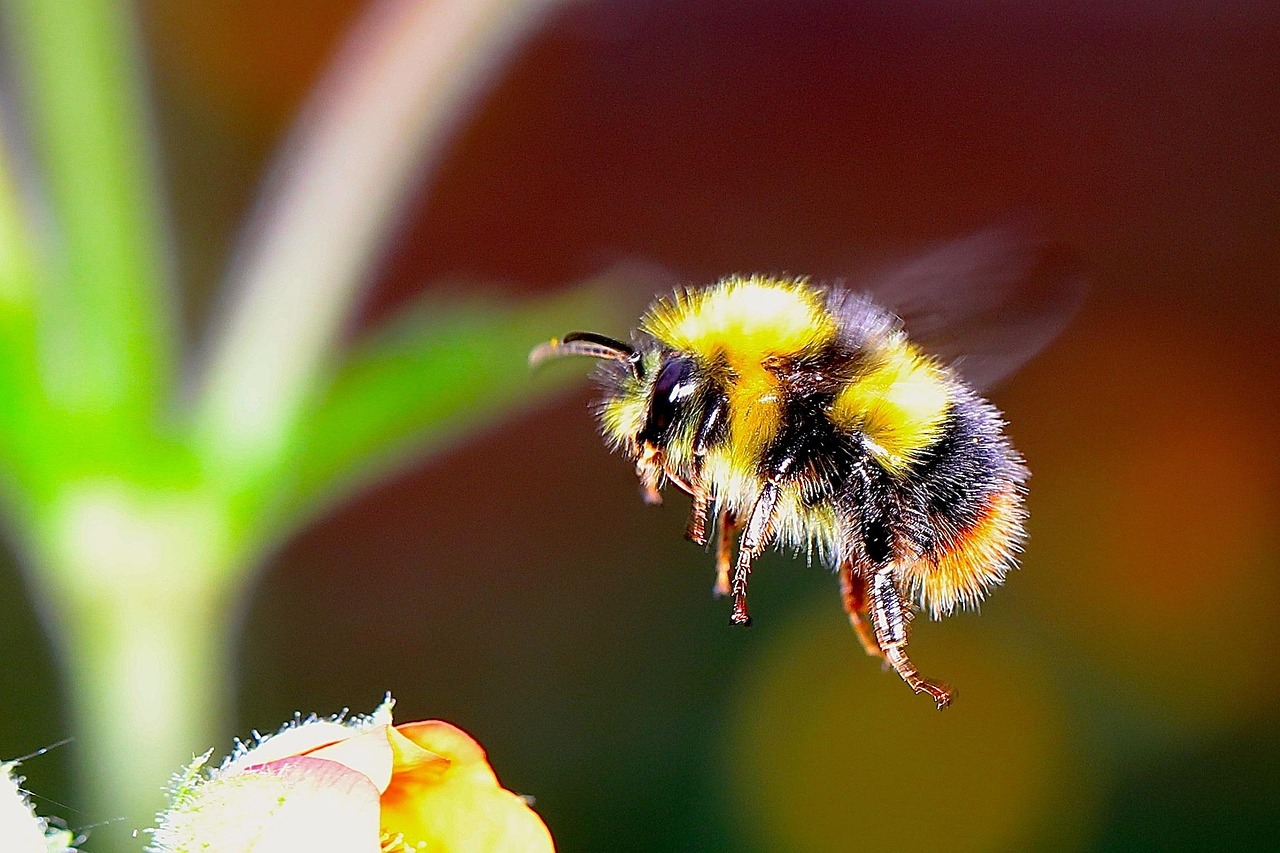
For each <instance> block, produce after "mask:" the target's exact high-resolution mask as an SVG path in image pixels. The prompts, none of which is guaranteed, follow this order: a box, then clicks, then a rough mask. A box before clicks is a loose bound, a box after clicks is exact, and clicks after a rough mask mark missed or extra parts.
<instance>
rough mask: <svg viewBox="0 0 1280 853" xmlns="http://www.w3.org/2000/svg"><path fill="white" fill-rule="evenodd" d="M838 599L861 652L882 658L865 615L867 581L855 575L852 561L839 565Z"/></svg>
mask: <svg viewBox="0 0 1280 853" xmlns="http://www.w3.org/2000/svg"><path fill="white" fill-rule="evenodd" d="M838 571H839V574H840V598H841V600H842V601H843V602H844V612H845V613H847V614H848V615H849V624H850V625H852V626H853V632H854V633H855V634H857V635H858V642H860V643H862V650H863V651H865V652H866V653H867V654H868V655H870V656H871V657H875V658H881V659H883V658H884V651H883V650H882V649H881V648H880V643H878V642H877V641H876V634H875V631H874V630H873V629H872V627H871V623H870V622H869V621H868V619H869V616H868V614H867V579H866V578H864V577H862V576H861V575H859V574H858V573H856V572H855V571H854V569H853V561H852V560H844V561H842V562H841V563H840V568H839V570H838Z"/></svg>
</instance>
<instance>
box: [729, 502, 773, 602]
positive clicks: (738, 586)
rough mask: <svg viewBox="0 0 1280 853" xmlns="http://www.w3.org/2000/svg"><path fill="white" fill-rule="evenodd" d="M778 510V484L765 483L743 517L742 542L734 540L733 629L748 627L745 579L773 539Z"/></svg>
mask: <svg viewBox="0 0 1280 853" xmlns="http://www.w3.org/2000/svg"><path fill="white" fill-rule="evenodd" d="M777 507H778V484H777V483H775V482H773V481H770V482H768V483H765V485H764V488H763V489H761V490H760V496H759V497H758V498H756V502H755V504H754V505H753V506H752V507H751V514H750V515H748V516H747V523H746V526H745V527H744V528H743V531H742V538H741V539H739V540H738V560H737V562H736V563H735V564H734V566H733V587H732V589H733V615H732V616H731V617H729V621H730V622H732V623H733V624H734V625H750V624H751V614H750V613H748V612H747V578H748V577H749V576H750V574H751V564H752V562H754V561H755V559H756V557H759V556H760V555H761V554H762V553H764V549H765V548H767V547H768V546H769V542H770V541H771V540H772V539H773V519H774V511H775V510H776V509H777Z"/></svg>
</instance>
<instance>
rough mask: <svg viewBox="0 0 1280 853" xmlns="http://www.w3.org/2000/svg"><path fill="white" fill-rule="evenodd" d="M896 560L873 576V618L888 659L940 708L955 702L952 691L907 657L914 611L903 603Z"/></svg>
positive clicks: (906, 679) (878, 637)
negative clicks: (909, 624)
mask: <svg viewBox="0 0 1280 853" xmlns="http://www.w3.org/2000/svg"><path fill="white" fill-rule="evenodd" d="M893 568H894V567H893V564H892V563H891V564H889V565H887V566H885V567H883V568H880V569H877V570H876V573H875V574H874V575H872V576H871V619H872V624H873V625H874V626H875V629H876V639H877V641H878V642H879V645H880V648H881V650H883V652H884V659H885V660H886V661H888V662H889V665H890V666H892V667H893V668H894V670H896V671H897V673H898V675H900V676H902V680H903V681H905V682H907V686H909V687H910V688H911V689H912V690H914V691H915V692H916V693H928V694H929V695H930V696H931V697H933V701H934V704H936V705H937V706H938V710H942V709H943V708H945V707H947V706H948V705H950V704H951V691H950V690H949V689H948V688H947V687H946V686H944V685H942V684H939V683H937V682H935V681H930V680H929V679H927V678H923V677H921V675H920V673H919V671H918V670H917V669H916V667H915V664H913V663H912V662H911V658H909V657H907V624H908V621H909V619H910V615H909V613H908V611H907V610H906V608H904V607H903V606H902V597H901V596H899V595H898V586H897V583H896V582H895V581H894V571H893Z"/></svg>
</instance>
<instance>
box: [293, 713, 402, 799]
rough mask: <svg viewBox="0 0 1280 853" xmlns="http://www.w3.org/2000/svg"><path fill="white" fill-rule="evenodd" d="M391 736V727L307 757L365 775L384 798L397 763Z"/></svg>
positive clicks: (373, 729)
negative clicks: (337, 764) (334, 762)
mask: <svg viewBox="0 0 1280 853" xmlns="http://www.w3.org/2000/svg"><path fill="white" fill-rule="evenodd" d="M348 732H350V730H348ZM391 734H393V731H392V729H391V727H390V726H375V727H374V728H372V729H370V730H369V731H367V732H361V733H360V734H357V735H355V736H354V737H348V738H347V739H346V740H343V741H339V742H337V743H331V744H329V745H328V746H322V747H320V748H319V749H317V750H315V751H313V752H309V753H307V755H308V756H309V757H311V758H323V759H325V760H327V761H336V762H338V763H339V764H343V765H345V766H347V767H350V768H351V769H352V770H356V771H358V772H360V773H363V774H364V775H365V776H367V777H368V778H369V781H370V782H372V783H373V785H374V787H376V788H377V789H378V793H379V794H381V793H382V792H383V791H385V790H387V785H389V784H390V783H391V769H392V766H393V763H394V757H393V756H394V752H393V750H392V748H391V742H390V740H389V737H390V735H391Z"/></svg>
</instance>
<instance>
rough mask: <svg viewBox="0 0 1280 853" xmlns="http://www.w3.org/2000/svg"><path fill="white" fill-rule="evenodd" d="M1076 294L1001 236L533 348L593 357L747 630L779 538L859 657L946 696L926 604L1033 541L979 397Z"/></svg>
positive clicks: (677, 299)
mask: <svg viewBox="0 0 1280 853" xmlns="http://www.w3.org/2000/svg"><path fill="white" fill-rule="evenodd" d="M1082 293H1083V284H1082V282H1081V279H1080V277H1079V276H1078V275H1076V274H1075V272H1074V268H1073V264H1071V263H1070V261H1069V260H1068V259H1067V257H1066V255H1065V254H1064V253H1062V252H1060V251H1051V250H1049V249H1047V248H1045V247H1040V246H1031V245H1024V244H1022V243H1020V242H1018V241H1015V240H1013V239H1012V238H1010V237H1009V236H1008V235H1006V234H1004V233H1002V232H987V233H983V234H979V235H975V236H974V237H970V238H967V239H965V240H960V241H956V242H955V243H952V244H948V245H945V246H943V247H941V248H940V249H937V250H935V251H934V252H932V253H929V254H927V255H924V256H922V257H920V258H918V259H917V260H915V261H913V262H910V263H908V264H905V265H903V266H901V267H899V268H897V269H895V270H894V271H892V272H891V273H889V274H888V275H886V276H884V277H882V278H881V279H879V280H877V281H873V282H871V283H869V284H868V286H867V287H866V288H865V289H859V290H854V289H850V288H847V287H845V286H842V285H836V284H814V283H812V282H810V281H809V280H807V279H805V278H796V277H789V276H776V277H775V276H763V275H750V276H730V277H727V278H724V279H721V280H720V281H718V282H716V283H715V284H713V285H710V286H708V287H703V288H690V289H685V290H681V291H679V292H677V293H675V294H674V295H673V296H671V297H667V298H661V299H658V300H657V301H656V302H654V303H653V305H652V306H651V307H650V308H649V310H648V311H647V312H646V313H645V315H644V317H643V318H642V319H641V321H640V326H639V328H638V330H637V331H636V332H635V333H634V335H633V336H632V342H631V343H624V342H622V341H618V340H615V339H612V338H608V337H604V336H602V335H597V334H594V333H587V332H577V333H572V334H569V335H566V336H565V337H563V338H561V339H556V340H552V341H551V342H549V343H546V344H542V345H541V346H539V347H537V348H535V349H534V350H533V352H532V353H531V354H530V360H531V362H535V363H536V362H539V361H541V360H543V359H546V358H548V357H552V356H563V355H586V356H592V357H595V358H597V359H600V365H599V367H598V369H597V371H596V374H595V377H596V380H597V383H598V385H599V387H600V389H601V392H602V393H601V399H600V402H599V404H598V407H597V415H598V418H599V421H600V428H601V432H602V433H603V435H604V439H605V441H606V443H607V444H608V445H609V447H610V448H611V449H613V450H615V451H618V452H621V453H623V454H625V455H626V456H627V457H628V458H630V459H631V460H632V461H633V462H634V463H635V466H636V473H637V476H638V477H639V479H640V484H641V489H642V493H643V495H644V496H645V499H646V501H647V502H650V503H659V502H661V490H662V489H663V488H664V487H665V486H666V485H668V484H670V485H674V486H676V487H677V488H678V489H680V490H681V491H683V492H686V493H687V494H689V495H690V497H691V501H692V506H691V511H690V516H689V522H688V527H687V530H686V535H687V536H688V538H689V539H691V540H692V541H694V542H695V543H698V544H700V545H707V544H709V543H710V542H711V541H712V539H714V550H715V554H716V581H715V587H714V589H715V592H716V594H717V595H720V596H731V597H732V599H733V610H732V616H731V621H732V622H733V623H734V624H739V625H749V624H750V622H751V616H750V613H749V610H748V606H747V587H748V580H749V577H750V573H751V568H752V564H753V563H754V561H755V560H756V558H758V557H759V556H760V554H761V553H762V552H763V551H764V550H765V548H767V547H769V546H771V545H776V546H778V547H782V548H790V549H795V550H800V551H806V552H808V553H810V554H812V555H816V556H817V557H818V559H819V560H820V561H821V562H822V563H824V564H826V565H828V566H829V567H830V568H831V569H833V570H834V572H835V573H836V574H837V576H838V578H839V583H840V589H841V598H842V601H843V605H844V609H845V612H846V614H847V616H848V618H849V621H850V623H851V624H852V626H853V628H854V630H855V632H856V634H857V637H858V638H859V640H860V641H861V643H862V645H863V647H864V649H865V650H866V651H867V653H868V654H870V655H873V656H876V657H879V658H881V659H883V660H884V661H885V662H886V663H887V664H888V665H889V666H891V667H892V668H893V669H894V670H895V671H896V672H897V673H898V674H899V675H900V676H901V677H902V679H903V680H904V681H905V682H906V683H907V684H908V685H909V686H910V687H911V688H912V689H913V690H914V691H915V692H917V693H926V694H928V695H929V696H931V697H932V698H933V700H934V701H935V703H936V704H937V706H938V707H939V708H944V707H946V706H947V705H948V704H949V703H950V701H951V697H952V691H951V690H950V688H948V687H946V686H945V685H943V684H941V683H940V682H936V681H934V680H932V679H928V678H925V677H923V676H921V675H920V673H919V672H918V671H917V669H916V667H915V665H914V664H913V663H912V661H911V659H910V657H909V656H908V655H907V640H908V629H909V627H910V622H911V618H912V615H913V613H914V612H915V611H916V610H920V611H924V612H927V613H928V614H929V615H931V616H932V617H934V618H940V617H943V616H947V615H949V614H951V613H953V612H954V611H955V610H957V609H958V608H965V607H976V606H977V604H978V603H979V602H980V601H981V600H982V599H983V597H984V596H985V595H986V594H987V593H988V592H989V591H990V590H991V589H992V588H993V587H995V586H997V585H999V584H1000V583H1001V582H1002V581H1003V580H1004V577H1005V575H1006V574H1007V573H1008V572H1009V571H1010V570H1011V569H1013V568H1014V567H1015V566H1016V556H1017V555H1018V553H1019V552H1020V551H1021V548H1022V544H1023V540H1024V536H1025V534H1024V522H1025V520H1026V509H1025V493H1026V488H1025V486H1026V481H1027V477H1028V471H1027V468H1026V466H1025V464H1024V462H1023V460H1022V457H1021V456H1019V454H1018V453H1017V452H1016V451H1015V450H1014V448H1013V446H1012V444H1011V443H1010V441H1009V439H1008V437H1007V436H1006V434H1005V422H1004V420H1003V417H1002V415H1001V414H1000V412H999V411H998V410H997V409H996V408H995V407H994V406H992V405H991V404H990V403H989V402H987V401H986V400H985V399H984V398H983V397H982V396H980V390H981V389H982V388H984V387H987V386H989V385H990V384H992V383H994V382H995V381H998V380H999V379H1000V378H1002V377H1003V376H1004V375H1006V374H1007V373H1008V372H1009V371H1010V370H1012V369H1013V368H1014V367H1016V366H1017V365H1018V364H1019V363H1021V362H1022V361H1025V360H1026V358H1029V357H1030V356H1031V355H1032V354H1034V352H1035V351H1037V350H1038V349H1040V347H1042V346H1043V345H1044V344H1045V343H1047V342H1048V340H1050V339H1051V338H1052V337H1053V335H1054V334H1056V333H1057V331H1059V330H1060V329H1061V327H1062V326H1063V325H1065V322H1066V319H1067V318H1068V317H1069V316H1070V314H1071V313H1072V312H1073V311H1074V309H1075V307H1076V306H1077V305H1078V304H1079V301H1080V298H1081V296H1082ZM917 329H918V330H919V332H917ZM965 347H972V349H971V350H966V349H965ZM969 353H972V355H970V354H969ZM735 539H736V553H735V549H734V545H735Z"/></svg>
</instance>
